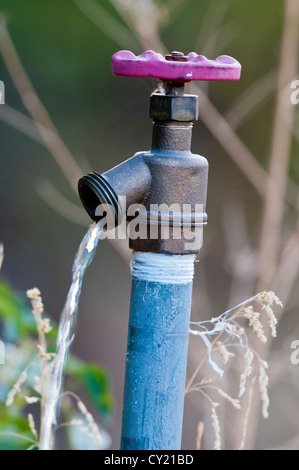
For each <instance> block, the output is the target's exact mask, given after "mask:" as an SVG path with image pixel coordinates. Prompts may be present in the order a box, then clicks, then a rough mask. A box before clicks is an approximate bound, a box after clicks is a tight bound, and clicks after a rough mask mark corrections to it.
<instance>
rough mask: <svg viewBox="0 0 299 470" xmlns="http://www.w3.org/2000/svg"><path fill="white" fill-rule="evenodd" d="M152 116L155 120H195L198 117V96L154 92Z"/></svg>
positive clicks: (151, 103) (151, 102)
mask: <svg viewBox="0 0 299 470" xmlns="http://www.w3.org/2000/svg"><path fill="white" fill-rule="evenodd" d="M150 117H151V118H152V119H153V120H155V121H181V122H189V121H195V120H197V119H198V113H197V96H196V95H162V94H160V93H153V94H152V95H151V99H150Z"/></svg>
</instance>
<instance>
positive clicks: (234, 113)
mask: <svg viewBox="0 0 299 470" xmlns="http://www.w3.org/2000/svg"><path fill="white" fill-rule="evenodd" d="M276 76H277V70H276V68H274V69H273V70H270V72H268V73H266V75H264V76H263V77H261V78H260V79H258V80H257V81H256V82H255V83H253V84H252V85H251V86H249V87H248V88H246V90H245V91H244V92H243V93H242V94H241V95H240V96H239V97H238V98H237V99H236V101H235V102H234V103H232V104H231V106H230V107H229V109H228V110H227V111H226V112H225V114H224V117H225V119H226V120H227V121H228V122H229V124H230V126H231V127H232V128H233V129H237V127H239V126H240V125H241V124H244V123H245V122H246V121H248V119H250V118H251V116H252V115H253V114H254V113H255V112H256V111H258V110H259V108H260V107H261V106H262V105H264V104H265V102H266V101H267V100H268V99H269V97H270V96H271V94H272V93H273V92H274V90H275V78H276Z"/></svg>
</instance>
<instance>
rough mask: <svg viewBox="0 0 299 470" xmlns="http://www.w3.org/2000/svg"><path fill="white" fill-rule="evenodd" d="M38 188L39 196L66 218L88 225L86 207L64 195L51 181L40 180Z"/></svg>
mask: <svg viewBox="0 0 299 470" xmlns="http://www.w3.org/2000/svg"><path fill="white" fill-rule="evenodd" d="M36 189H37V192H38V194H39V196H40V197H41V198H42V199H43V200H44V201H45V202H46V203H47V204H48V205H49V206H50V207H51V208H52V209H53V210H54V211H55V212H57V213H58V214H60V215H61V216H62V217H64V218H65V219H66V220H69V221H70V222H73V223H75V224H78V225H82V226H84V227H87V226H88V217H87V214H86V212H85V211H84V209H83V208H82V207H80V206H77V204H74V203H73V202H71V201H70V200H69V199H67V198H66V197H65V196H63V194H61V192H60V191H58V190H57V189H56V188H55V187H54V186H53V185H52V183H51V182H50V181H47V180H44V181H40V182H39V183H38V184H37V185H36Z"/></svg>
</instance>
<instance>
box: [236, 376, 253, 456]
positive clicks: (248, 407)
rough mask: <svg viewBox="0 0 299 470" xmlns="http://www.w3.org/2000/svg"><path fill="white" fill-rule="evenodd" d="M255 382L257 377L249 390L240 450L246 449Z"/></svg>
mask: <svg viewBox="0 0 299 470" xmlns="http://www.w3.org/2000/svg"><path fill="white" fill-rule="evenodd" d="M255 382H256V377H253V379H252V381H251V384H250V388H249V390H248V396H247V406H246V411H245V416H244V425H243V430H242V439H241V443H240V446H239V449H238V450H243V449H244V447H245V441H246V435H247V428H248V419H249V414H250V410H251V405H252V397H253V391H254V385H255Z"/></svg>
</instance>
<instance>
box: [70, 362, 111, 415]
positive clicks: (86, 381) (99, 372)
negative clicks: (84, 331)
mask: <svg viewBox="0 0 299 470" xmlns="http://www.w3.org/2000/svg"><path fill="white" fill-rule="evenodd" d="M67 374H68V375H70V376H71V377H74V378H76V379H77V380H78V381H79V383H80V385H81V386H82V388H83V389H84V391H85V392H86V394H87V396H88V398H89V400H90V401H91V403H92V405H93V406H95V407H96V409H97V411H98V412H99V413H100V414H101V415H102V416H103V417H104V418H109V417H111V415H112V413H113V410H114V397H113V394H112V389H111V383H110V378H109V375H108V373H107V371H106V370H105V369H104V368H103V367H101V366H99V365H98V364H94V363H84V362H82V361H79V360H78V359H75V358H74V357H71V358H70V360H69V361H68V365H67Z"/></svg>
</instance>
